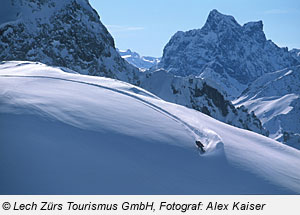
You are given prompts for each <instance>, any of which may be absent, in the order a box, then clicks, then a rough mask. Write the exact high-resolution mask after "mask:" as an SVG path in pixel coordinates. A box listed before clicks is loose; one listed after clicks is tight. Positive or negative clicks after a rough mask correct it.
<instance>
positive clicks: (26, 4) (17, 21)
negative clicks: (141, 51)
mask: <svg viewBox="0 0 300 215" xmlns="http://www.w3.org/2000/svg"><path fill="white" fill-rule="evenodd" d="M7 9H8V10H10V11H11V14H13V15H10V16H11V20H10V22H7V23H4V24H2V25H1V27H0V60H30V61H39V62H42V63H46V64H48V65H52V66H61V67H68V68H70V69H73V70H75V71H78V72H80V73H83V74H89V75H98V76H106V77H111V78H116V79H120V80H124V81H128V82H131V83H137V81H138V77H137V72H138V70H137V69H135V68H134V67H132V66H131V65H129V64H128V63H127V62H125V61H124V60H123V59H122V58H121V57H120V56H119V54H118V53H117V51H116V50H115V47H114V40H113V38H112V37H111V35H110V34H109V32H108V31H107V29H106V28H105V26H104V25H103V24H102V23H101V22H100V18H99V16H98V14H97V12H96V11H95V10H94V9H92V7H91V6H90V4H89V2H88V1H87V0H43V1H35V0H10V4H7ZM5 21H7V20H5Z"/></svg>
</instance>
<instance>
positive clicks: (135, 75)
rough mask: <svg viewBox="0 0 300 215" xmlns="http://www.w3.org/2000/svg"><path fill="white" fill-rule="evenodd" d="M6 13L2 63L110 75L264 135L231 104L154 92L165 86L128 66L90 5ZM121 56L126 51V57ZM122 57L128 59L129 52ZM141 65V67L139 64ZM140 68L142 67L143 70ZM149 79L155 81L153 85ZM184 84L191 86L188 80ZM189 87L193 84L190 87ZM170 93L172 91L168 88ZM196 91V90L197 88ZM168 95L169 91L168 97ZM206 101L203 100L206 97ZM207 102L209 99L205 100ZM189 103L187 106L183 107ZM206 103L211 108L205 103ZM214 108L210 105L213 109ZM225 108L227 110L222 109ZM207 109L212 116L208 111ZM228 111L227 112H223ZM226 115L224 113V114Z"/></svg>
mask: <svg viewBox="0 0 300 215" xmlns="http://www.w3.org/2000/svg"><path fill="white" fill-rule="evenodd" d="M3 7H6V8H2V9H3V10H4V11H6V12H7V15H6V16H1V17H4V18H6V19H4V18H1V17H0V18H1V19H0V21H1V23H0V24H1V25H0V60H29V61H39V62H42V63H46V64H47V65H52V66H60V67H66V68H69V69H72V70H74V71H77V72H79V73H82V74H88V75H94V76H105V77H111V78H116V79H119V80H123V81H126V82H129V83H132V84H135V85H139V86H145V87H147V89H148V90H150V91H151V92H154V93H157V95H158V96H162V97H163V98H165V99H167V100H169V101H175V102H177V101H178V102H179V104H182V105H185V106H188V107H193V108H195V109H197V110H200V111H203V112H204V113H208V112H209V113H210V115H211V116H213V117H216V119H219V120H222V121H224V122H228V123H230V124H233V125H235V126H238V127H241V128H249V129H252V130H253V131H257V132H259V133H262V134H265V131H263V130H262V129H261V128H260V123H259V122H257V119H256V118H255V117H252V116H251V115H249V114H248V116H245V115H247V114H246V113H242V115H241V116H237V117H235V118H236V119H239V120H234V119H232V117H229V116H231V115H232V116H235V114H231V112H236V113H238V114H239V112H238V111H235V110H231V109H232V107H233V106H232V107H229V106H228V105H227V103H226V105H225V106H228V107H226V108H225V109H228V112H229V113H230V114H229V115H228V116H227V111H226V110H225V109H224V107H217V106H215V105H214V102H213V101H212V99H211V98H210V96H207V95H206V91H203V94H201V95H198V94H195V95H196V96H194V95H193V94H192V93H190V96H189V98H180V99H178V97H183V96H185V95H184V94H181V93H179V94H178V95H174V96H173V97H172V96H171V95H170V96H168V97H165V96H164V93H160V92H158V91H157V90H156V89H153V86H157V85H159V84H160V83H161V80H159V79H148V80H146V79H147V78H145V74H144V73H142V72H140V71H139V70H138V69H136V68H135V67H133V66H131V65H129V64H128V63H127V62H126V61H125V60H123V59H122V58H121V57H120V55H119V54H118V52H117V50H116V49H115V47H114V40H113V38H112V37H111V35H110V34H109V32H108V31H107V30H106V28H105V26H104V25H103V24H102V23H101V21H100V19H99V16H98V14H97V12H96V11H95V10H94V9H93V8H92V7H91V6H90V5H89V3H88V1H86V0H74V1H71V0H63V1H61V0H46V1H31V0H20V1H15V0H10V1H8V2H6V4H4V5H3ZM121 54H122V52H121ZM124 54H125V56H124V55H123V54H122V55H123V57H124V58H126V60H129V58H127V57H126V53H124ZM127 54H128V55H129V54H130V56H132V57H131V58H130V59H132V61H133V60H134V59H138V61H140V60H141V59H143V62H145V64H146V62H147V63H150V61H151V62H155V61H157V60H158V59H150V58H147V57H138V55H136V54H134V53H132V52H130V53H129V51H128V53H127ZM136 66H138V65H136ZM138 67H139V66H138ZM141 80H146V82H147V83H141ZM150 80H151V81H153V82H152V83H150ZM182 82H186V80H185V79H183V80H182ZM187 84H188V83H187ZM164 88H165V89H166V90H167V89H171V88H172V86H171V85H168V86H164ZM194 90H196V89H194ZM167 93H168V92H167ZM202 97H203V99H200V98H202ZM204 97H205V98H204ZM185 100H188V101H187V102H186V103H184V102H182V101H185ZM202 100H205V101H206V100H207V101H206V103H207V104H208V105H204V104H202V103H201V101H202ZM210 104H212V105H211V106H209V105H210ZM223 106H224V105H223ZM206 110H208V111H206ZM224 111H225V112H224ZM220 112H224V114H220Z"/></svg>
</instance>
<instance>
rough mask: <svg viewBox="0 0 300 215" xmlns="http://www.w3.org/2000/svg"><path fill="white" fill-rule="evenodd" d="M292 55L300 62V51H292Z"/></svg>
mask: <svg viewBox="0 0 300 215" xmlns="http://www.w3.org/2000/svg"><path fill="white" fill-rule="evenodd" d="M290 53H291V54H292V55H293V56H294V57H295V58H296V59H298V60H300V49H292V50H291V51H290Z"/></svg>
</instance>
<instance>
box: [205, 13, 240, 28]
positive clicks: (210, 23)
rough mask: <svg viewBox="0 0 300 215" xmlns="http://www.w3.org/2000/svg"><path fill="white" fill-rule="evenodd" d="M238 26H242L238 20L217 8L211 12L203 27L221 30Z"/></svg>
mask: <svg viewBox="0 0 300 215" xmlns="http://www.w3.org/2000/svg"><path fill="white" fill-rule="evenodd" d="M238 27H241V26H240V25H239V24H238V23H237V21H236V20H235V19H234V17H233V16H229V15H224V14H222V13H220V12H219V11H217V10H216V9H214V10H212V11H211V12H210V13H209V15H208V18H207V20H206V23H205V25H204V27H203V28H204V29H207V30H208V29H209V30H212V31H220V30H225V29H227V28H238Z"/></svg>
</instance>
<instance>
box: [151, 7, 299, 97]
mask: <svg viewBox="0 0 300 215" xmlns="http://www.w3.org/2000/svg"><path fill="white" fill-rule="evenodd" d="M298 64H300V58H298V57H297V56H296V55H295V54H294V53H292V52H289V51H288V50H287V49H286V48H279V47H278V46H277V45H276V44H274V43H273V42H272V41H271V40H267V39H266V36H265V34H264V32H263V23H262V21H257V22H249V23H246V24H244V25H243V26H241V25H240V24H238V23H237V22H236V20H235V19H234V18H233V17H232V16H228V15H223V14H221V13H220V12H218V11H217V10H213V11H211V12H210V14H209V16H208V18H207V21H206V23H205V25H204V26H203V27H202V28H201V29H196V30H190V31H187V32H177V33H176V34H175V35H174V36H173V37H172V38H171V39H170V41H169V42H168V44H167V45H166V46H165V48H164V53H163V57H162V59H161V61H160V63H159V64H158V66H157V69H159V68H163V69H165V70H167V71H169V72H171V73H173V74H175V75H177V76H189V75H195V76H200V77H202V78H205V79H212V80H214V81H216V82H217V83H218V85H219V86H220V87H221V88H222V89H221V90H223V91H225V92H226V93H227V95H228V96H229V97H230V99H233V98H236V97H237V96H239V95H240V93H241V92H242V91H243V90H244V89H246V88H247V85H248V84H249V83H251V82H253V81H254V80H255V79H257V78H258V77H260V76H262V75H263V74H266V73H269V72H274V71H276V70H279V69H283V68H286V67H291V66H295V65H298Z"/></svg>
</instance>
